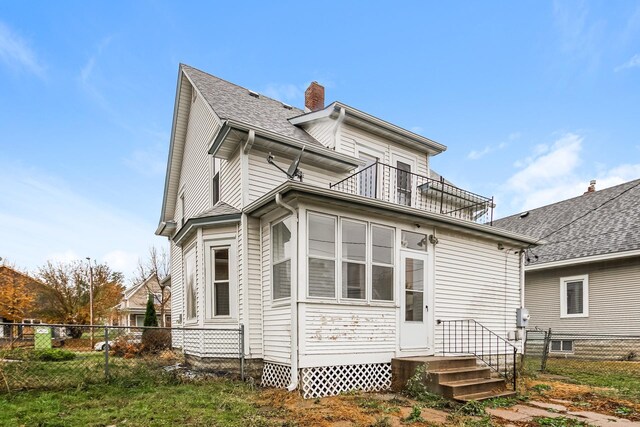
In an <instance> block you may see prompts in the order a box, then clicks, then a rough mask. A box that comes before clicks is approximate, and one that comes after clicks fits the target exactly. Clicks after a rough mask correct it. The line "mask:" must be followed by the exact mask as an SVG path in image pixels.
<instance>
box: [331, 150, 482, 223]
mask: <svg viewBox="0 0 640 427" xmlns="http://www.w3.org/2000/svg"><path fill="white" fill-rule="evenodd" d="M329 187H330V188H331V189H333V190H337V191H342V192H344V193H349V194H354V195H359V196H364V197H370V198H372V199H378V200H383V201H385V202H391V203H396V204H399V205H404V206H409V207H412V208H416V209H421V210H425V211H428V212H433V213H439V214H442V215H447V216H450V217H454V218H459V219H463V220H467V221H472V222H475V223H479V224H490V223H492V222H493V207H494V205H493V197H491V198H488V197H484V196H480V195H478V194H475V193H472V192H470V191H466V190H463V189H461V188H458V187H456V186H455V185H451V184H449V183H447V182H446V181H445V180H444V178H440V179H432V178H427V177H426V176H422V175H418V174H415V173H413V172H410V171H408V170H404V169H399V168H396V167H393V166H391V165H387V164H384V163H379V162H376V163H374V164H372V165H370V166H368V167H366V168H364V169H362V170H359V171H358V172H356V173H354V174H353V175H351V176H349V177H347V178H345V179H343V180H342V181H339V182H336V183H335V184H330V185H329Z"/></svg>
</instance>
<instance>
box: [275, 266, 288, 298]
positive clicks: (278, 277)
mask: <svg viewBox="0 0 640 427" xmlns="http://www.w3.org/2000/svg"><path fill="white" fill-rule="evenodd" d="M290 296H291V260H290V259H288V260H286V261H284V262H281V263H279V264H276V265H274V266H273V299H278V298H289V297H290Z"/></svg>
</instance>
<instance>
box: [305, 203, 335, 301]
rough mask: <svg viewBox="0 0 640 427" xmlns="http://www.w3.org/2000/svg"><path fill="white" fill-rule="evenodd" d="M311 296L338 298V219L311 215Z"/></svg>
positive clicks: (309, 254)
mask: <svg viewBox="0 0 640 427" xmlns="http://www.w3.org/2000/svg"><path fill="white" fill-rule="evenodd" d="M307 250H308V270H309V296H311V297H328V298H335V296H336V218H335V217H330V216H325V215H318V214H313V213H310V214H309V226H308V249H307Z"/></svg>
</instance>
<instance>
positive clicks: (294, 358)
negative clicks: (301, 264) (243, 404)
mask: <svg viewBox="0 0 640 427" xmlns="http://www.w3.org/2000/svg"><path fill="white" fill-rule="evenodd" d="M275 202H276V205H278V206H280V207H282V208H284V209H286V210H288V211H289V212H291V216H292V217H293V218H295V220H296V223H295V226H294V227H293V230H291V240H292V241H293V242H294V243H295V245H296V262H295V263H293V262H292V263H291V270H292V271H291V383H290V384H289V386H288V387H287V390H289V391H293V390H295V389H297V388H298V382H299V379H298V261H299V259H298V255H299V251H298V228H299V224H300V221H299V218H298V211H297V210H295V209H294V208H293V207H291V206H290V205H288V204H286V203H285V202H283V201H282V195H281V194H280V193H276V197H275ZM294 266H295V272H294V271H293V270H294Z"/></svg>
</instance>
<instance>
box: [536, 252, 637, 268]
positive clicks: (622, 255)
mask: <svg viewBox="0 0 640 427" xmlns="http://www.w3.org/2000/svg"><path fill="white" fill-rule="evenodd" d="M633 256H640V249H636V250H632V251H626V252H614V253H610V254H602V255H592V256H586V257H582V258H571V259H565V260H561V261H552V262H545V263H543V264H536V265H530V266H525V267H524V271H537V270H545V269H547V268H555V267H566V266H570V265H576V264H586V263H589V262H597V261H609V260H613V259H622V258H629V257H633Z"/></svg>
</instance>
